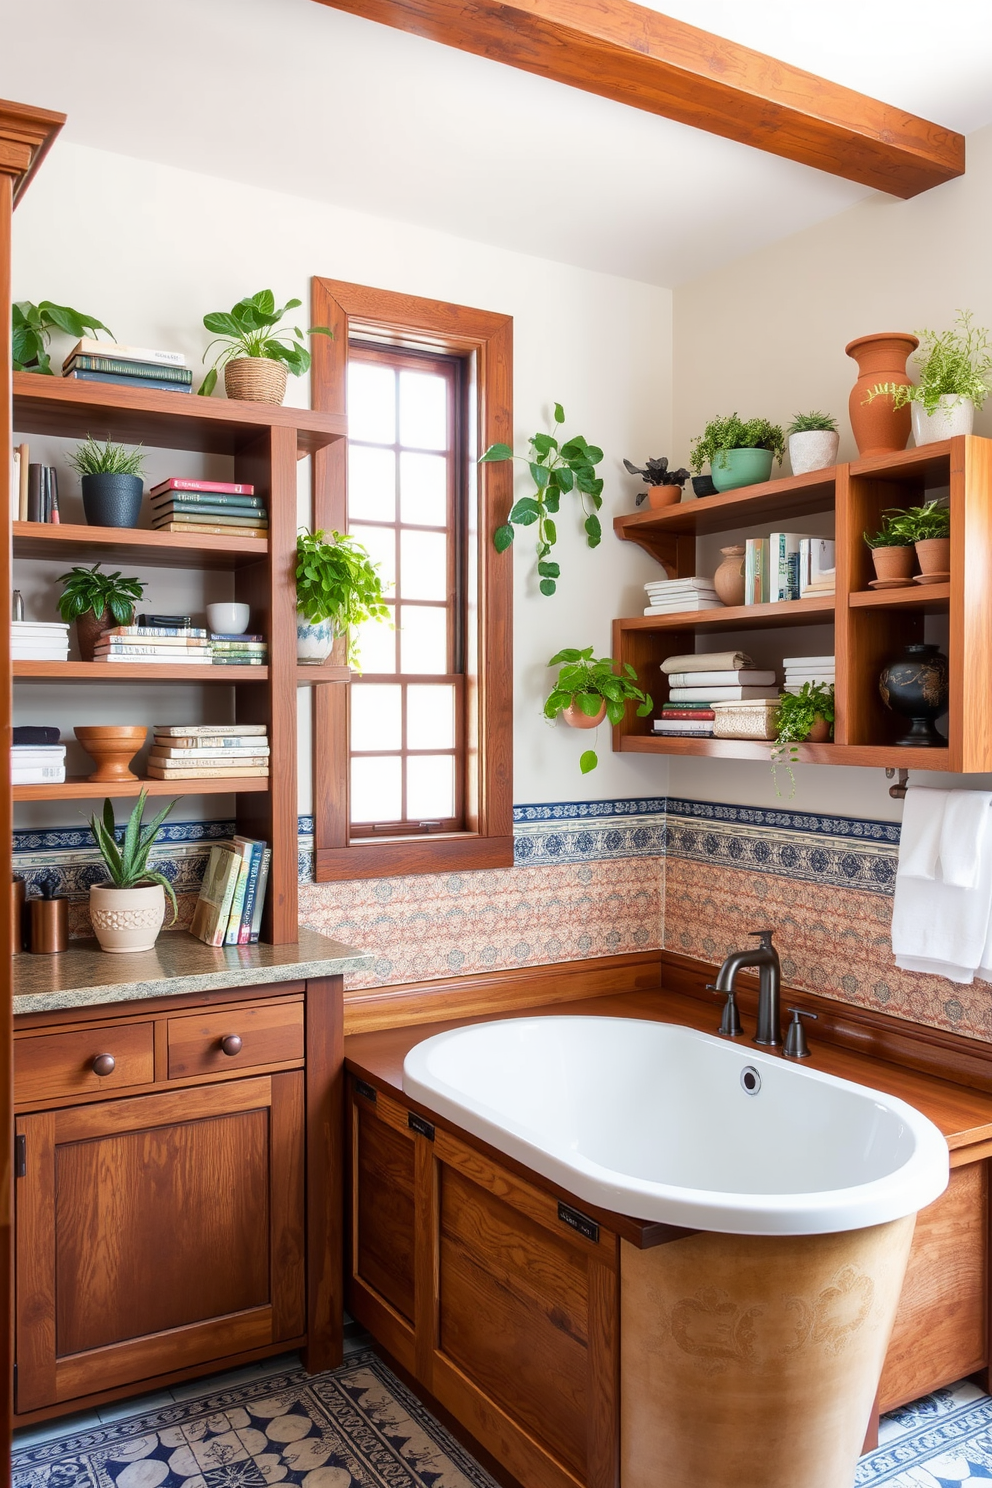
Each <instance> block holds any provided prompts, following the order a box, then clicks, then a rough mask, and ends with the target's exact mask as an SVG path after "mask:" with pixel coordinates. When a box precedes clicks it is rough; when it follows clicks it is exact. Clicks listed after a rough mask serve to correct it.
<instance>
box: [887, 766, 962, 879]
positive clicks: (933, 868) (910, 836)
mask: <svg viewBox="0 0 992 1488" xmlns="http://www.w3.org/2000/svg"><path fill="white" fill-rule="evenodd" d="M949 795H950V792H949V791H942V790H927V789H925V788H924V787H922V786H919V785H911V786H910V787H909V789H908V790H907V792H906V804H905V806H904V807H903V812H902V830H901V831H900V833H899V867H898V869H897V875H898V876H901V877H903V878H925V879H928V880H930V881H931V882H932V881H933V879H934V878H936V876H937V863H938V860H939V858H940V834H941V831H942V830H943V826H944V812H945V811H946V809H947V798H948V796H949Z"/></svg>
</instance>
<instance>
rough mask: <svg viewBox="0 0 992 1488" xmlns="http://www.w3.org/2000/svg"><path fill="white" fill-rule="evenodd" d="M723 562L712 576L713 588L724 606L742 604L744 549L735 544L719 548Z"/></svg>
mask: <svg viewBox="0 0 992 1488" xmlns="http://www.w3.org/2000/svg"><path fill="white" fill-rule="evenodd" d="M720 552H721V553H722V554H723V562H722V563H721V564H720V567H719V568H718V569H717V571H716V573H715V574H714V575H713V588H714V589H715V590H716V592H717V595H718V596H719V598H720V599H722V600H723V603H724V604H725V605H742V604H743V603H744V557H745V552H746V549H745V548H744V547H743V546H742V545H741V544H737V545H736V546H734V547H732V548H721V549H720Z"/></svg>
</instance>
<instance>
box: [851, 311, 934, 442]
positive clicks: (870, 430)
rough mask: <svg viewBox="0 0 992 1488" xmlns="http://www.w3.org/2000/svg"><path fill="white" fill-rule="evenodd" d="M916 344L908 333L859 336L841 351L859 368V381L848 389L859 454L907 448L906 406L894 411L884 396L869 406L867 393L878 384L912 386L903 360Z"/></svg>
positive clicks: (913, 349)
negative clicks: (893, 383)
mask: <svg viewBox="0 0 992 1488" xmlns="http://www.w3.org/2000/svg"><path fill="white" fill-rule="evenodd" d="M919 344H920V343H919V340H918V338H917V337H916V336H911V335H910V334H909V333H908V332H907V331H878V332H876V334H875V335H873V336H858V338H857V339H856V340H855V341H849V342H848V343H847V345H846V346H845V347H844V350H845V351H846V352H847V354H848V356H849V357H853V358H854V360H855V361H856V362H857V364H858V380H857V382H856V383H855V384H854V386H853V388H852V389H851V399H850V404H849V408H850V414H851V428H852V429H853V431H854V438H855V440H856V441H857V446H858V453H859V454H862V455H890V454H894V453H895V452H896V451H897V450H904V449H905V448H906V444H907V441H908V440H909V430H910V412H909V405H908V404H907V405H906V407H905V408H893V407H892V398H891V396H890V395H889V394H887V393H883V394H882V395H881V396H880V397H878V398H873V399H872V401H871V402H870V403H869V402H868V401H867V398H868V391H869V389H870V388H873V387H877V386H878V384H879V383H882V382H895V383H902V384H903V385H904V386H908V385H909V384H910V383H911V382H912V380H913V379H912V378H911V377H910V376H908V374H907V372H906V358H907V357H908V356H909V354H910V352H912V351H915V350H916V348H917V346H919Z"/></svg>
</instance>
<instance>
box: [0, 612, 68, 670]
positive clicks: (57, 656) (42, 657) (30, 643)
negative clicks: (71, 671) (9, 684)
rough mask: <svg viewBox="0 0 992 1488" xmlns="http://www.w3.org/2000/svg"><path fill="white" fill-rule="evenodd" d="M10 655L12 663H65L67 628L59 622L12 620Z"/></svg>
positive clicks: (66, 656)
mask: <svg viewBox="0 0 992 1488" xmlns="http://www.w3.org/2000/svg"><path fill="white" fill-rule="evenodd" d="M10 655H11V659H12V660H13V661H66V660H68V657H69V627H68V625H63V624H62V623H61V621H59V620H12V621H11V622H10Z"/></svg>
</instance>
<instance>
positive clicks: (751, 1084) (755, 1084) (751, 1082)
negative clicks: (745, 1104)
mask: <svg viewBox="0 0 992 1488" xmlns="http://www.w3.org/2000/svg"><path fill="white" fill-rule="evenodd" d="M741 1085H742V1087H743V1089H744V1091H745V1092H746V1094H748V1095H757V1093H758V1091H759V1090H760V1089H761V1076H760V1075H759V1074H758V1071H757V1070H756V1069H755V1067H754V1065H753V1064H747V1065H745V1066H744V1068H743V1069H742V1070H741Z"/></svg>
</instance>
